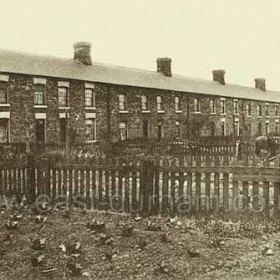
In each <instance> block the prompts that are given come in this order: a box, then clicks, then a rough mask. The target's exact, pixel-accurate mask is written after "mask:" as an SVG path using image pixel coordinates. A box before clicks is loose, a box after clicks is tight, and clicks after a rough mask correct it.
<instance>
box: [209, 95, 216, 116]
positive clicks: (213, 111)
mask: <svg viewBox="0 0 280 280" xmlns="http://www.w3.org/2000/svg"><path fill="white" fill-rule="evenodd" d="M209 107H210V114H216V113H217V112H216V103H215V98H210V100H209ZM212 109H213V110H212Z"/></svg>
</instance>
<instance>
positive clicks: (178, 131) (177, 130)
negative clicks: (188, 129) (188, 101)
mask: <svg viewBox="0 0 280 280" xmlns="http://www.w3.org/2000/svg"><path fill="white" fill-rule="evenodd" d="M175 124H176V137H181V133H182V132H181V123H180V122H179V121H176V123H175Z"/></svg>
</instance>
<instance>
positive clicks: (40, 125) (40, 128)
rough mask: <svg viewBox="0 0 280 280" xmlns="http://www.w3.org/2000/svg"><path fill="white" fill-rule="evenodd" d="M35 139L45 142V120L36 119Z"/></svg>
mask: <svg viewBox="0 0 280 280" xmlns="http://www.w3.org/2000/svg"><path fill="white" fill-rule="evenodd" d="M36 141H37V142H41V143H44V142H45V120H36Z"/></svg>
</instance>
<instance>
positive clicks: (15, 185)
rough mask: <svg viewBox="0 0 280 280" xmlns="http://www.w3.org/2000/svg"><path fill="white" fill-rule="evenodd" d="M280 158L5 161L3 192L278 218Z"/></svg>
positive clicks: (147, 209) (149, 209) (155, 210)
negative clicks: (93, 162)
mask: <svg viewBox="0 0 280 280" xmlns="http://www.w3.org/2000/svg"><path fill="white" fill-rule="evenodd" d="M279 193H280V164H279V157H276V158H275V160H273V161H270V162H269V161H266V162H264V163H263V164H260V163H259V162H258V160H257V158H256V157H255V156H250V157H246V158H243V159H242V160H238V159H237V158H236V157H231V156H228V155H226V156H224V157H221V156H211V155H206V156H205V155H203V156H198V155H187V156H181V157H179V158H175V159H174V158H173V159H161V160H150V159H145V160H141V161H140V160H134V161H130V162H123V161H114V160H99V161H98V162H96V164H91V165H88V164H57V165H50V164H49V163H48V162H43V161H40V162H36V160H34V159H29V160H28V161H27V162H24V163H21V164H19V163H11V164H5V165H4V164H3V165H0V195H2V196H7V197H12V196H16V197H17V198H19V200H20V199H21V198H22V196H23V195H25V196H26V197H27V199H28V201H29V202H30V203H34V202H35V201H36V200H37V202H38V201H42V200H47V201H48V202H51V203H52V204H54V205H57V204H63V205H68V206H76V207H87V208H88V209H105V210H112V211H118V212H133V213H147V214H159V213H163V214H192V215H195V216H197V217H201V216H209V215H212V216H213V217H217V218H224V219H226V220H228V219H232V220H238V219H240V218H247V217H249V218H252V217H253V218H256V219H259V218H266V219H268V218H272V217H273V218H275V217H276V218H277V216H278V213H279V203H280V202H279Z"/></svg>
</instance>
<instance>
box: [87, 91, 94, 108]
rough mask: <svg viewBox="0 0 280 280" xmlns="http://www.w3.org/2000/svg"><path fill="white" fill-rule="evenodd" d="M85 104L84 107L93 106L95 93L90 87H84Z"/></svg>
mask: <svg viewBox="0 0 280 280" xmlns="http://www.w3.org/2000/svg"><path fill="white" fill-rule="evenodd" d="M85 105H86V107H95V93H94V91H93V89H92V88H86V89H85Z"/></svg>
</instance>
